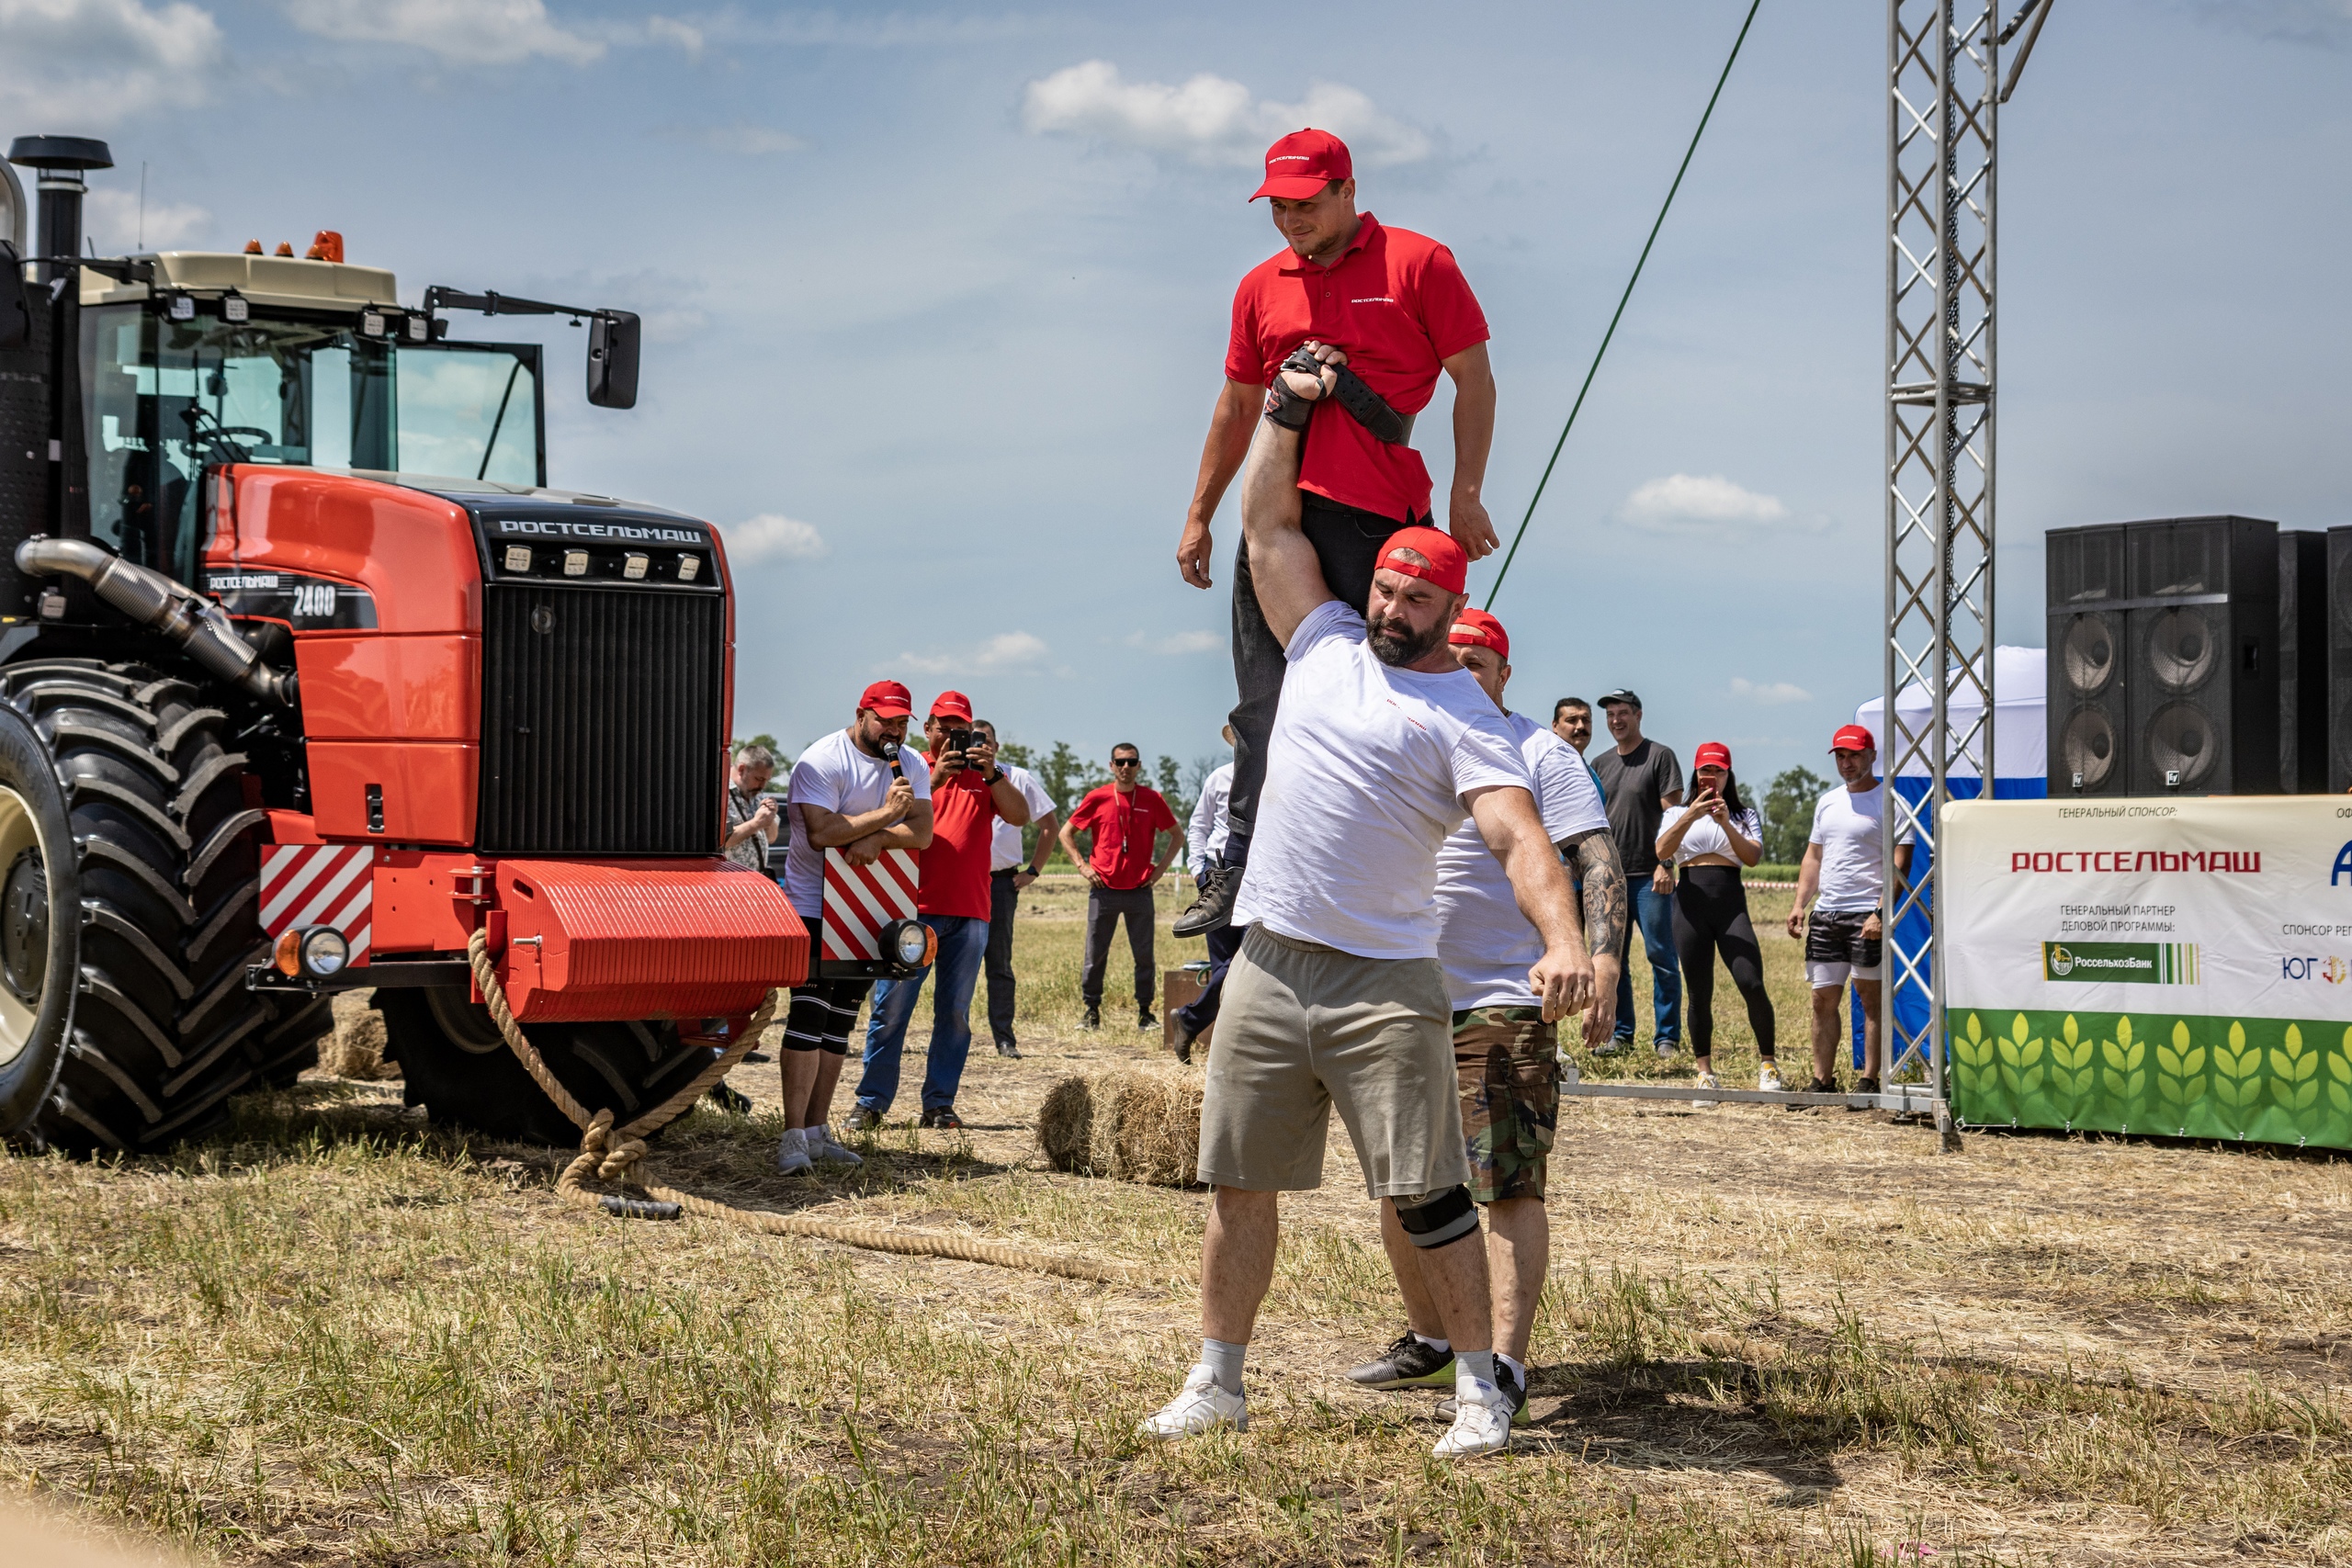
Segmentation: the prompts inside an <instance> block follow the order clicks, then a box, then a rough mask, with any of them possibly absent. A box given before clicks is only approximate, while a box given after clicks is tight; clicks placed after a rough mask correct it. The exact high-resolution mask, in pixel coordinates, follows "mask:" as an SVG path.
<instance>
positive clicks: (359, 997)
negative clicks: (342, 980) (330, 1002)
mask: <svg viewBox="0 0 2352 1568" xmlns="http://www.w3.org/2000/svg"><path fill="white" fill-rule="evenodd" d="M373 995H374V993H373V992H371V991H345V992H343V993H341V994H340V995H338V996H337V997H336V998H335V999H334V1033H332V1034H330V1035H328V1036H327V1037H326V1038H325V1039H324V1040H322V1041H320V1042H319V1066H320V1068H321V1070H322V1071H324V1072H328V1073H331V1074H333V1075H334V1077H339V1078H356V1079H358V1080H359V1081H360V1082H362V1083H367V1082H370V1081H373V1080H375V1079H379V1078H396V1077H400V1076H401V1070H400V1068H399V1067H397V1066H392V1065H391V1064H390V1063H387V1062H386V1061H385V1060H384V1038H385V1037H384V1015H383V1014H382V1013H380V1012H378V1011H377V1010H375V1009H374V1008H372V1007H369V1006H368V1000H369V998H371V997H373Z"/></svg>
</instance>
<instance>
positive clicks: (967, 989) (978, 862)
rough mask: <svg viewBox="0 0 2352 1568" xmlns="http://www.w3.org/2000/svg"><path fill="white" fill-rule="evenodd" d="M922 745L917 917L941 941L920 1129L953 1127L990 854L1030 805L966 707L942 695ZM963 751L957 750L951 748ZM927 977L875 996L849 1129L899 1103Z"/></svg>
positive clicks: (872, 1123) (983, 938)
mask: <svg viewBox="0 0 2352 1568" xmlns="http://www.w3.org/2000/svg"><path fill="white" fill-rule="evenodd" d="M922 734H923V739H925V740H927V741H929V742H930V747H931V750H930V756H929V757H928V759H927V761H929V762H930V764H931V808H932V834H931V845H930V847H929V848H928V849H926V850H924V851H923V852H922V859H921V860H920V861H919V862H917V863H916V872H917V874H918V875H919V876H920V878H921V879H922V886H921V889H920V890H919V892H918V893H917V896H916V899H915V911H916V913H918V914H920V915H921V916H922V923H923V924H924V925H927V926H929V927H930V928H931V929H932V931H933V934H934V935H935V936H937V937H938V939H939V956H938V959H937V967H938V970H939V990H938V992H937V994H936V995H935V996H934V997H933V1000H932V1004H931V1008H932V1010H931V1059H930V1062H929V1063H928V1065H926V1066H925V1067H924V1069H923V1075H922V1125H923V1126H925V1127H946V1128H950V1129H953V1128H957V1127H961V1126H962V1125H963V1124H964V1123H963V1122H961V1121H960V1120H958V1119H957V1117H956V1090H957V1089H960V1088H962V1087H963V1083H964V1058H965V1056H966V1055H968V1054H969V1053H970V1051H971V1049H972V987H973V986H974V985H975V984H976V983H978V979H979V977H980V960H981V959H982V958H984V957H985V956H986V955H987V953H988V948H989V847H990V844H991V841H992V840H993V839H994V838H995V834H996V824H997V819H998V818H1003V819H1004V820H1005V821H1007V822H1010V823H1012V825H1013V826H1014V827H1016V828H1018V827H1020V826H1021V825H1022V824H1023V823H1025V822H1027V821H1028V820H1029V802H1028V799H1027V797H1025V796H1024V795H1022V793H1021V786H1020V785H1019V784H1015V783H1014V782H1013V779H1012V775H1011V774H1010V773H1006V772H1005V771H1004V770H1003V769H1001V768H1000V767H998V766H997V765H996V741H995V740H994V739H992V738H991V737H990V736H989V732H988V731H987V730H985V729H974V728H972V700H971V699H970V698H969V697H967V696H966V695H965V694H963V693H961V692H942V693H940V694H939V700H938V701H937V702H934V703H933V704H932V705H931V716H930V717H928V718H926V719H924V720H923V721H922ZM967 738H968V743H967V744H966V745H962V746H958V745H956V744H955V742H956V741H957V740H963V739H967ZM930 973H931V971H930V970H928V969H926V970H924V971H922V974H918V975H916V976H913V977H912V978H911V979H906V980H883V981H878V982H876V985H875V987H874V1012H873V1015H872V1016H871V1017H870V1018H869V1019H868V1020H867V1021H866V1025H865V1071H864V1072H863V1073H862V1074H861V1075H860V1076H859V1077H858V1080H857V1110H856V1111H854V1112H853V1113H852V1115H851V1118H850V1125H851V1126H853V1127H855V1128H858V1129H859V1130H860V1131H864V1130H866V1129H869V1128H873V1127H877V1126H879V1125H881V1122H882V1118H883V1116H884V1114H885V1113H887V1112H888V1111H889V1109H890V1102H891V1101H892V1100H895V1099H897V1098H898V1094H899V1055H900V1054H901V1052H902V1051H903V1049H904V1047H905V1045H906V1040H907V1021H908V1020H910V1018H912V1017H913V1016H914V1010H915V1002H916V1001H917V999H918V998H921V997H922V983H923V977H924V976H927V975H929V974H930Z"/></svg>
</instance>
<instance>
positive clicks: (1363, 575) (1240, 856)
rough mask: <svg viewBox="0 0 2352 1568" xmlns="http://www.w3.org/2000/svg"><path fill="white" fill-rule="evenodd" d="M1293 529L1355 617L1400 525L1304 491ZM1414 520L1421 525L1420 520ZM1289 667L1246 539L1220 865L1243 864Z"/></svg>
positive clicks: (1238, 566) (1236, 611)
mask: <svg viewBox="0 0 2352 1568" xmlns="http://www.w3.org/2000/svg"><path fill="white" fill-rule="evenodd" d="M1299 500H1300V502H1301V503H1302V505H1301V507H1300V512H1299V526H1300V528H1301V529H1302V530H1303V531H1304V532H1305V533H1306V539H1307V542H1308V543H1309V544H1311V545H1313V546H1314V547H1315V558H1316V559H1317V560H1319V561H1321V562H1322V563H1323V581H1324V582H1325V584H1326V585H1327V586H1329V588H1330V590H1331V592H1332V593H1333V594H1335V595H1337V596H1338V597H1339V598H1340V599H1342V600H1344V601H1345V602H1346V603H1347V604H1350V605H1351V606H1353V607H1354V609H1355V610H1356V611H1357V613H1358V614H1362V613H1363V607H1364V604H1365V602H1366V601H1368V600H1369V599H1371V597H1372V574H1373V570H1374V565H1375V563H1376V562H1377V561H1378V560H1379V558H1380V547H1381V546H1383V545H1385V544H1386V543H1387V542H1388V536H1389V535H1391V534H1394V533H1395V532H1396V531H1397V529H1399V528H1402V527H1405V526H1407V525H1406V524H1403V523H1399V522H1397V520H1396V519H1395V518H1393V517H1383V516H1381V515H1380V513H1376V512H1366V511H1365V510H1364V509H1363V507H1361V506H1342V505H1340V503H1339V502H1336V501H1328V500H1326V499H1325V498H1323V497H1322V496H1319V495H1316V494H1314V493H1312V492H1311V491H1303V492H1301V494H1300V496H1299ZM1419 521H1422V522H1427V521H1428V519H1426V518H1423V519H1419ZM1288 668H1289V664H1288V662H1287V661H1286V660H1284V659H1283V645H1282V644H1281V643H1280V642H1279V641H1277V640H1276V639H1275V637H1274V634H1273V629H1272V627H1270V626H1267V625H1266V616H1265V613H1264V612H1263V611H1261V609H1259V608H1258V589H1257V585H1256V584H1255V583H1254V582H1252V581H1250V546H1249V544H1248V542H1247V541H1244V543H1243V544H1242V546H1241V548H1240V549H1239V550H1238V551H1237V552H1236V553H1235V555H1234V558H1233V683H1234V685H1235V686H1237V687H1238V688H1239V690H1240V695H1241V700H1240V701H1239V702H1238V703H1236V704H1234V705H1233V713H1232V715H1231V718H1232V721H1233V795H1232V798H1231V800H1230V801H1228V802H1227V806H1226V813H1227V818H1228V820H1229V821H1230V822H1231V824H1232V826H1231V829H1230V833H1229V836H1228V837H1227V840H1226V842H1225V863H1226V864H1227V865H1240V864H1242V863H1245V862H1246V861H1248V860H1249V858H1250V829H1251V827H1252V825H1253V824H1254V823H1255V821H1256V819H1257V815H1258V795H1259V794H1260V792H1261V791H1262V790H1263V789H1264V788H1265V786H1266V742H1267V740H1268V739H1270V738H1271V737H1272V735H1273V733H1274V710H1275V706H1276V705H1277V704H1278V703H1280V701H1281V700H1282V694H1283V671H1284V670H1286V669H1288Z"/></svg>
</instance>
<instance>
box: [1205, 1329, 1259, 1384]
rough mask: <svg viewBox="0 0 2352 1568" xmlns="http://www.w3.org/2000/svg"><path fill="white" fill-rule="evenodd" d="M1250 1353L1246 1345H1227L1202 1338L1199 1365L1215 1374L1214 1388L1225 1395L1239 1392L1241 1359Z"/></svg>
mask: <svg viewBox="0 0 2352 1568" xmlns="http://www.w3.org/2000/svg"><path fill="white" fill-rule="evenodd" d="M1249 1353H1250V1347H1249V1345H1248V1344H1247V1343H1244V1344H1240V1345H1229V1344H1227V1342H1226V1341H1224V1340H1222V1339H1209V1338H1203V1339H1202V1341H1201V1365H1203V1366H1204V1367H1206V1368H1207V1369H1208V1370H1209V1371H1212V1372H1215V1373H1216V1386H1217V1387H1219V1388H1221V1389H1223V1390H1225V1392H1226V1393H1240V1392H1241V1359H1242V1358H1243V1357H1244V1356H1246V1355H1248V1354H1249Z"/></svg>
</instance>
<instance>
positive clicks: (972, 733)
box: [947, 729, 982, 751]
mask: <svg viewBox="0 0 2352 1568" xmlns="http://www.w3.org/2000/svg"><path fill="white" fill-rule="evenodd" d="M981 733H982V732H981V731H979V730H977V729H951V730H949V731H948V732H947V749H948V750H950V751H969V750H971V749H972V745H973V742H974V741H976V740H977V739H978V738H979V736H980V734H981Z"/></svg>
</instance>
